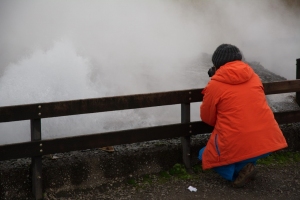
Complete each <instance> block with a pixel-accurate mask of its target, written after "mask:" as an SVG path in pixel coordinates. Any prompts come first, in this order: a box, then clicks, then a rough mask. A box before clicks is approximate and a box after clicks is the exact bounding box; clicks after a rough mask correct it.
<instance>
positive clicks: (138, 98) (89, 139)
mask: <svg viewBox="0 0 300 200" xmlns="http://www.w3.org/2000/svg"><path fill="white" fill-rule="evenodd" d="M299 61H300V59H297V64H298V65H297V66H300V65H299ZM299 69H300V67H297V79H299V78H300V70H299ZM264 88H265V94H266V95H267V94H278V93H289V92H296V101H297V102H298V104H299V102H300V101H299V100H300V95H299V94H300V80H289V81H280V82H272V83H264ZM201 91H202V89H191V90H181V91H171V92H160V93H150V94H138V95H127V96H116V97H106V98H93V99H82V100H73V101H61V102H50V103H38V104H28V105H17V106H6V107H0V123H1V122H11V121H20V120H30V124H31V141H30V142H23V143H17V144H8V145H2V146H0V160H8V159H16V158H24V157H31V158H32V167H31V170H32V191H33V195H34V196H35V198H36V199H41V198H42V156H43V155H47V154H54V153H63V152H69V151H75V150H85V149H93V148H99V147H104V146H111V145H120V144H130V143H136V142H143V141H150V140H158V139H166V138H175V137H180V138H181V142H182V150H183V154H182V155H183V162H184V164H185V166H186V168H187V169H188V170H191V162H190V136H192V135H196V134H204V133H210V132H211V131H212V130H213V127H211V126H209V125H207V124H205V123H203V122H202V121H197V122H190V104H191V103H193V102H201V101H202V99H203V96H202V94H201ZM174 104H181V123H178V124H170V125H163V126H155V127H146V128H139V129H131V130H123V131H113V132H106V133H94V134H89V135H81V136H74V137H66V138H57V139H48V140H43V139H42V138H41V119H42V118H51V117H60V116H69V115H79V114H87V113H96V112H107V111H117V110H125V109H136V108H145V107H155V106H165V105H174ZM274 116H275V118H276V120H277V122H278V123H279V124H284V123H293V122H299V121H300V111H287V112H276V113H274ZM1 134H5V133H1Z"/></svg>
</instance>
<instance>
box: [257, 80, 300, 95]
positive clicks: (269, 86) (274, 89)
mask: <svg viewBox="0 0 300 200" xmlns="http://www.w3.org/2000/svg"><path fill="white" fill-rule="evenodd" d="M263 86H264V90H265V94H279V93H289V92H299V91H300V80H291V81H290V80H289V81H278V82H271V83H263Z"/></svg>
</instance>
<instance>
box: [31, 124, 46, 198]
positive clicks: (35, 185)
mask: <svg viewBox="0 0 300 200" xmlns="http://www.w3.org/2000/svg"><path fill="white" fill-rule="evenodd" d="M30 125H31V141H38V140H41V119H31V120H30ZM40 146H41V147H42V145H41V144H40ZM40 151H43V149H42V148H41V149H40ZM31 176H32V177H31V180H32V193H33V195H34V197H35V199H43V191H42V156H35V157H32V158H31Z"/></svg>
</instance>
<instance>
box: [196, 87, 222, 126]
mask: <svg viewBox="0 0 300 200" xmlns="http://www.w3.org/2000/svg"><path fill="white" fill-rule="evenodd" d="M202 94H203V101H202V104H201V106H200V118H201V119H202V121H203V122H205V123H207V124H209V125H210V126H215V124H216V120H217V102H218V100H217V99H216V98H214V95H213V94H212V93H211V90H209V88H205V89H204V90H203V91H202Z"/></svg>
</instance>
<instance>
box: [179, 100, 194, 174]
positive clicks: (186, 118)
mask: <svg viewBox="0 0 300 200" xmlns="http://www.w3.org/2000/svg"><path fill="white" fill-rule="evenodd" d="M190 107H191V106H190V103H188V104H181V123H189V122H190ZM181 144H182V153H183V155H182V158H183V163H184V165H185V167H186V169H187V171H188V172H189V173H192V172H193V170H192V167H191V137H190V136H185V137H181Z"/></svg>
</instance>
